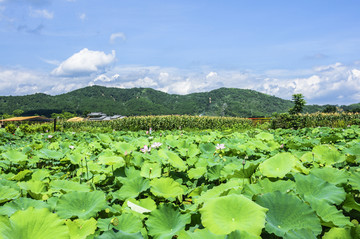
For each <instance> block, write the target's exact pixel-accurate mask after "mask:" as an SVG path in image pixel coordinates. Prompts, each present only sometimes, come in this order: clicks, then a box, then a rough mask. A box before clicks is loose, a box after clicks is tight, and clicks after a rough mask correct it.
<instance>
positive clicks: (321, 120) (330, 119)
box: [270, 113, 360, 129]
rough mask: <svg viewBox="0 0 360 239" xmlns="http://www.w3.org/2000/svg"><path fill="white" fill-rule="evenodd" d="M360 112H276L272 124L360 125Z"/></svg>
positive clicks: (301, 125) (274, 125) (308, 125)
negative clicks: (292, 113) (293, 113)
mask: <svg viewBox="0 0 360 239" xmlns="http://www.w3.org/2000/svg"><path fill="white" fill-rule="evenodd" d="M359 124H360V114H359V113H313V114H295V115H291V114H288V113H282V114H275V115H273V117H272V118H271V121H270V125H271V128H273V129H278V128H283V129H289V128H294V129H298V128H307V127H310V128H311V127H334V128H337V127H340V128H343V127H346V126H348V125H359Z"/></svg>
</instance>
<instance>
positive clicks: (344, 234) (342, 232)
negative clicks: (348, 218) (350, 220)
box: [322, 227, 354, 239]
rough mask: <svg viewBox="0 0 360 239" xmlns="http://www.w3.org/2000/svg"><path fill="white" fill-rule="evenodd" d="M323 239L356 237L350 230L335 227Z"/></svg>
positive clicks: (351, 238) (350, 238)
mask: <svg viewBox="0 0 360 239" xmlns="http://www.w3.org/2000/svg"><path fill="white" fill-rule="evenodd" d="M322 239H354V237H352V235H351V231H350V230H349V229H348V228H338V227H333V228H331V229H330V231H328V232H326V233H325V234H324V236H323V237H322Z"/></svg>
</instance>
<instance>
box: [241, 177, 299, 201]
mask: <svg viewBox="0 0 360 239" xmlns="http://www.w3.org/2000/svg"><path fill="white" fill-rule="evenodd" d="M294 189H295V183H294V182H293V181H291V180H286V181H285V180H278V181H275V182H272V181H270V180H269V179H268V178H264V179H262V180H259V181H258V183H256V184H246V185H245V189H244V194H245V195H248V196H250V197H252V196H254V195H259V194H265V193H271V192H275V191H280V192H288V191H291V190H294Z"/></svg>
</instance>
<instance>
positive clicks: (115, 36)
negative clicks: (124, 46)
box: [110, 32, 126, 43]
mask: <svg viewBox="0 0 360 239" xmlns="http://www.w3.org/2000/svg"><path fill="white" fill-rule="evenodd" d="M118 38H120V39H121V40H125V39H126V36H125V34H124V33H122V32H117V33H113V34H111V36H110V43H115V40H116V39H118Z"/></svg>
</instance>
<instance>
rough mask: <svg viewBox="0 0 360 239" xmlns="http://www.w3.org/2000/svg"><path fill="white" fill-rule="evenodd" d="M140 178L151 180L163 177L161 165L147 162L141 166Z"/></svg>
mask: <svg viewBox="0 0 360 239" xmlns="http://www.w3.org/2000/svg"><path fill="white" fill-rule="evenodd" d="M140 176H141V177H144V178H149V179H152V178H159V177H161V164H159V163H150V162H145V163H144V164H143V165H142V166H141V173H140Z"/></svg>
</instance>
